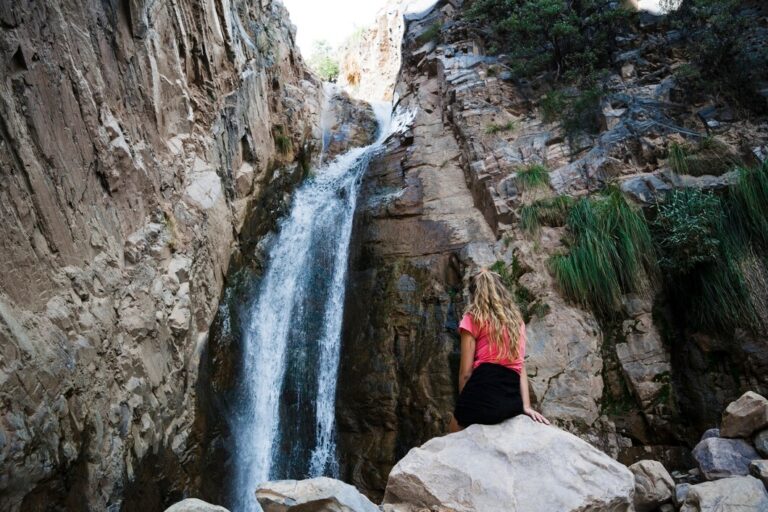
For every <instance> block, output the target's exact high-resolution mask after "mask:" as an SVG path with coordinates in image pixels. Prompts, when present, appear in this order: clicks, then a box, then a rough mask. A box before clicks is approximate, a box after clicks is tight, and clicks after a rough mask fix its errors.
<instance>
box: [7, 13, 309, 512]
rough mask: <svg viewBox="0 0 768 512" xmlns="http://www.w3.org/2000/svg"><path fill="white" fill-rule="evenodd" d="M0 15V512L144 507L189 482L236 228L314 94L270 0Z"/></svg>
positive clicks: (271, 203)
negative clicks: (200, 393) (206, 358)
mask: <svg viewBox="0 0 768 512" xmlns="http://www.w3.org/2000/svg"><path fill="white" fill-rule="evenodd" d="M0 25H1V26H2V31H0V55H1V56H2V60H1V61H0V77H2V80H1V83H0V166H1V167H2V169H3V171H2V174H1V175H0V209H1V210H2V219H3V221H2V223H0V237H2V239H3V244H2V248H1V249H0V255H1V256H2V261H3V265H2V268H0V509H3V510H26V511H34V510H56V509H67V510H106V509H107V508H108V507H116V508H119V507H120V506H121V503H122V504H123V508H125V509H130V508H131V507H133V506H136V507H144V509H145V510H147V509H161V508H162V507H161V505H162V503H164V502H165V503H168V502H169V500H168V497H169V496H174V495H175V497H176V498H179V497H181V496H180V494H179V493H180V492H181V491H182V489H184V488H187V487H189V486H194V485H196V484H195V478H197V477H198V476H197V475H194V474H187V473H184V472H182V471H181V470H180V469H178V468H180V467H181V466H182V465H183V464H184V463H186V462H188V459H189V458H190V457H191V456H192V455H193V453H194V449H193V448H194V440H193V439H191V438H190V433H191V432H192V430H193V429H192V425H193V422H194V421H195V385H196V382H197V374H198V361H199V358H200V353H201V351H202V350H203V348H204V347H205V345H206V340H207V331H208V328H209V325H210V323H211V320H212V318H213V316H214V314H215V312H216V307H217V304H218V301H219V296H220V292H221V289H222V285H223V282H224V275H225V272H226V270H227V267H228V264H229V261H230V258H231V256H232V255H233V251H235V252H236V249H237V240H238V236H239V234H240V231H241V229H242V227H243V225H244V222H245V220H246V219H251V221H250V222H248V223H246V224H248V225H253V224H254V223H255V224H258V222H254V221H253V219H259V218H267V219H270V218H274V216H275V215H274V211H270V210H268V207H272V208H273V209H278V208H279V206H280V200H278V199H270V197H272V196H270V197H267V196H268V195H269V194H272V195H273V196H274V195H275V194H274V192H275V190H276V189H277V190H279V194H277V196H278V197H280V198H282V196H283V192H285V191H289V190H290V188H291V187H292V186H293V184H295V183H297V182H298V181H300V180H301V178H302V177H303V174H304V170H305V169H304V167H303V166H301V165H299V163H302V162H308V161H309V160H310V158H311V153H312V149H313V147H318V148H319V146H318V141H319V138H320V133H319V119H318V112H319V109H320V105H321V103H322V101H323V100H322V98H323V94H322V90H321V88H320V87H319V84H318V83H316V81H315V80H314V79H313V78H311V77H310V76H309V75H308V73H307V72H306V70H305V68H304V65H303V63H302V61H301V59H300V57H299V55H298V54H297V52H296V50H295V48H294V46H293V38H294V33H293V31H294V29H293V28H292V27H291V26H290V24H289V21H288V17H287V13H286V11H285V10H284V8H283V7H282V5H281V4H280V3H278V2H272V1H270V0H261V1H256V2H246V1H239V0H235V1H232V2H227V1H218V0H199V1H197V0H192V1H188V2H156V1H152V0H145V1H143V0H112V1H104V2H100V1H83V2H62V1H52V2H27V1H22V2H4V3H3V5H2V6H1V7H0ZM265 209H266V210H267V211H264V210H265ZM273 221H274V220H273ZM262 229H263V228H262ZM149 459H153V460H155V462H157V461H162V463H156V464H151V465H149V466H151V468H152V469H151V471H150V470H146V469H144V468H145V467H148V466H147V464H146V461H147V460H149ZM173 468H176V469H173ZM142 479H143V482H144V484H143V485H140V486H138V488H134V489H128V493H127V498H125V500H124V495H125V493H126V486H128V485H129V483H130V482H132V481H140V480H142ZM171 500H172V499H171Z"/></svg>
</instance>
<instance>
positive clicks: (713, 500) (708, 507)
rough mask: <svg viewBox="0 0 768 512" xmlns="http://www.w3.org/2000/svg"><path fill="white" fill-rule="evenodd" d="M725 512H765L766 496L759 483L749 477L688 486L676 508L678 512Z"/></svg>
mask: <svg viewBox="0 0 768 512" xmlns="http://www.w3.org/2000/svg"><path fill="white" fill-rule="evenodd" d="M729 510H733V511H737V510H744V511H745V512H746V511H747V510H749V511H755V512H757V511H761V512H762V511H766V510H768V493H766V491H765V488H764V487H763V484H762V483H760V480H757V479H756V478H752V477H751V476H740V477H734V478H725V479H723V480H718V481H716V482H704V483H703V484H698V485H692V486H691V487H690V489H689V490H688V495H687V496H686V497H685V501H684V502H683V506H682V507H681V508H680V512H719V511H722V512H725V511H729Z"/></svg>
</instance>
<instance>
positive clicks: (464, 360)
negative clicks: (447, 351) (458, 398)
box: [459, 331, 477, 393]
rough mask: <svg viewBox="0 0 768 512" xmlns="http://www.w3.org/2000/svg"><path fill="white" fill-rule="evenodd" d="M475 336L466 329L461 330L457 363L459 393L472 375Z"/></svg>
mask: <svg viewBox="0 0 768 512" xmlns="http://www.w3.org/2000/svg"><path fill="white" fill-rule="evenodd" d="M475 343H477V341H476V340H475V337H474V336H472V335H471V334H469V333H468V332H467V331H461V362H460V363H459V393H461V391H462V390H463V389H464V385H465V384H466V383H467V381H468V380H469V377H470V376H472V364H473V363H474V362H475Z"/></svg>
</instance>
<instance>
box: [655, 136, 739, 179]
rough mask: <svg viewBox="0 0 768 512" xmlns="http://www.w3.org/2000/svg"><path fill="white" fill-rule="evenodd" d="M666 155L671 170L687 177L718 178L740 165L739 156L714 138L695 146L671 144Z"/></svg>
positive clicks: (708, 138) (701, 141)
mask: <svg viewBox="0 0 768 512" xmlns="http://www.w3.org/2000/svg"><path fill="white" fill-rule="evenodd" d="M668 154H669V166H670V167H671V168H672V170H673V171H674V172H675V173H677V174H686V175H689V176H704V175H711V176H720V175H721V174H724V173H726V172H728V171H730V170H732V169H734V168H736V167H737V166H739V165H740V164H741V158H740V157H739V155H738V154H736V153H734V152H733V151H732V150H731V149H730V148H729V147H728V146H726V145H725V144H724V143H723V142H721V141H719V140H717V139H716V138H714V137H706V138H704V139H702V140H700V141H699V142H698V143H696V144H686V143H683V144H680V143H677V142H673V143H672V144H670V146H669V153H668Z"/></svg>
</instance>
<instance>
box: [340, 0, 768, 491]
mask: <svg viewBox="0 0 768 512" xmlns="http://www.w3.org/2000/svg"><path fill="white" fill-rule="evenodd" d="M467 5H471V3H467ZM467 5H465V3H464V2H461V1H440V2H437V4H436V5H435V7H434V8H433V9H431V10H430V11H428V12H426V13H423V14H422V15H419V16H417V17H413V18H412V19H410V20H406V23H405V28H404V29H403V34H404V35H403V46H402V55H401V56H400V62H401V64H400V68H399V69H400V70H399V73H398V75H397V79H396V81H395V93H394V98H395V99H396V101H398V104H399V105H400V106H401V107H403V108H415V109H416V118H415V122H414V125H413V128H412V130H411V132H409V133H407V134H405V135H404V136H401V137H399V138H398V140H392V141H390V142H389V146H388V151H387V152H386V153H385V154H384V155H383V156H382V157H381V158H380V159H379V160H378V161H377V162H374V163H373V164H372V168H371V170H370V172H369V173H368V174H367V176H366V181H365V182H364V184H363V192H362V197H361V202H360V205H361V206H360V207H359V212H358V221H357V223H356V227H355V232H354V234H353V247H354V250H353V253H352V255H351V262H350V283H351V284H350V289H349V292H348V302H347V306H346V308H347V309H346V311H345V316H346V328H345V334H344V336H345V337H344V349H343V360H342V367H341V374H340V385H339V389H340V395H339V401H338V418H339V436H340V442H341V445H340V446H341V448H342V456H341V459H342V463H343V465H344V468H343V471H344V472H343V476H344V478H345V479H348V480H349V481H352V482H353V483H355V484H356V485H357V486H358V487H360V488H361V489H363V490H364V491H365V492H366V493H369V494H371V495H372V496H380V495H381V492H382V491H383V484H384V481H385V478H386V475H387V473H388V471H389V468H390V467H391V466H392V464H393V463H394V462H395V461H396V460H397V459H399V458H400V457H402V456H403V455H404V454H405V453H406V452H407V450H408V449H409V448H411V447H412V446H416V445H418V444H420V443H422V442H424V441H426V440H427V439H429V438H430V437H432V436H434V435H436V434H438V433H440V432H442V431H443V429H444V428H445V424H446V421H447V418H448V414H449V413H450V411H451V410H452V407H453V404H454V399H455V382H454V379H455V375H456V364H457V361H458V338H457V336H456V334H455V329H456V325H457V320H458V318H459V317H460V314H461V310H462V308H463V305H464V297H463V293H464V290H465V278H466V276H467V275H468V273H469V272H471V271H472V269H473V268H476V267H477V266H479V265H487V266H493V267H494V269H496V270H497V271H500V272H501V273H502V275H503V276H504V277H505V279H506V280H507V281H508V283H509V286H510V287H511V288H512V290H513V291H514V293H515V295H516V297H517V298H518V301H519V303H520V305H521V308H522V309H523V312H524V315H525V317H526V321H527V326H528V336H529V353H528V357H527V360H526V365H527V368H528V373H529V378H530V379H531V388H532V389H531V392H532V395H533V397H532V398H533V400H534V402H535V403H536V404H537V406H538V407H539V408H541V410H542V411H543V412H544V414H546V415H548V416H549V417H551V418H553V419H555V420H556V421H557V423H558V425H560V426H562V427H564V428H566V429H567V430H569V431H571V432H574V433H576V434H578V435H579V436H581V437H582V438H584V439H587V440H589V441H590V442H591V443H593V444H594V445H596V446H598V447H600V448H601V449H603V450H605V451H607V452H608V453H610V454H611V455H613V456H614V457H618V458H619V459H620V460H622V461H623V462H626V463H632V462H634V461H636V460H638V459H639V458H642V457H647V456H648V454H652V457H654V458H659V459H661V460H662V461H663V462H664V463H665V464H667V465H668V466H670V467H679V468H685V467H689V466H690V464H691V455H690V448H692V446H693V444H695V441H696V432H699V431H702V430H704V429H705V428H708V427H711V426H714V425H716V424H717V422H718V421H719V417H718V413H719V411H720V410H722V408H724V406H725V404H727V403H728V401H730V400H732V399H734V398H736V397H737V396H738V395H739V394H740V393H741V392H743V391H744V390H746V389H749V388H754V389H757V390H758V391H763V392H764V391H765V386H766V385H768V382H767V381H766V380H765V378H764V377H763V375H765V373H764V372H762V370H761V369H762V368H764V367H765V363H766V361H765V357H764V354H766V353H768V352H766V350H765V338H764V337H762V338H761V337H759V336H757V337H755V336H754V335H750V334H748V333H747V332H745V331H742V330H738V329H737V330H736V331H735V332H731V333H730V334H725V335H724V334H723V333H716V332H710V331H706V330H701V329H699V330H697V329H691V328H690V327H688V326H686V325H685V324H684V323H681V322H680V317H677V318H676V317H675V314H674V312H673V311H672V310H670V309H669V308H668V305H667V304H666V303H665V302H664V299H663V296H661V295H659V291H660V290H659V289H655V290H652V291H651V292H649V293H646V294H625V295H624V296H623V297H622V299H621V303H622V304H621V306H620V307H619V308H617V309H618V310H619V311H618V314H617V315H616V316H615V317H614V319H612V320H611V321H605V320H604V319H602V318H599V317H598V316H597V315H596V314H595V313H594V312H592V311H591V310H589V309H587V308H585V307H583V306H578V305H575V304H574V303H572V302H570V301H567V300H566V299H565V296H564V294H563V293H562V290H561V289H560V288H559V287H558V286H557V284H556V281H555V279H554V277H553V275H552V272H551V271H550V265H549V262H550V258H551V257H552V255H554V254H559V253H562V252H563V251H565V250H567V239H568V237H567V231H566V228H565V226H564V221H562V220H561V221H556V220H555V221H545V222H543V223H542V225H541V226H539V227H538V228H537V229H536V230H535V232H534V233H531V232H530V231H528V230H527V229H525V228H524V226H523V224H522V223H521V221H522V219H521V214H522V211H523V209H524V208H525V207H526V206H529V205H531V204H533V203H535V202H537V201H538V202H540V201H547V200H555V199H559V198H563V197H565V198H566V199H567V198H579V197H584V196H588V195H590V194H593V193H594V192H596V191H598V190H600V189H601V188H603V187H604V186H605V185H606V184H609V183H610V184H612V185H613V186H616V187H618V188H620V189H621V190H622V191H623V192H624V193H625V194H626V195H627V197H629V198H631V199H632V200H633V201H634V202H635V203H636V205H637V206H638V207H640V208H642V207H643V206H647V205H649V204H654V203H655V201H656V197H657V195H658V194H661V193H663V192H665V191H668V190H672V189H675V188H677V187H682V186H685V187H691V186H692V187H695V188H699V189H722V188H723V187H725V186H727V184H728V183H732V181H729V180H733V179H734V175H733V174H732V173H725V170H724V169H714V170H712V171H709V172H711V175H705V176H691V175H686V173H677V172H675V171H673V170H672V163H671V158H669V156H668V155H669V151H670V148H671V147H673V146H675V145H676V144H682V143H683V142H684V141H685V140H686V137H692V138H694V139H696V138H697V137H701V138H704V137H710V138H714V139H715V140H716V143H717V144H720V145H721V146H719V147H721V149H722V151H723V152H724V153H726V154H728V155H730V156H729V157H728V159H729V160H728V161H730V162H733V161H743V162H755V161H759V159H760V158H764V157H761V156H760V155H762V154H763V153H762V151H763V149H762V148H764V147H765V144H766V141H767V140H768V132H766V131H765V124H764V120H763V117H760V116H759V115H758V116H756V117H755V116H751V115H739V116H737V115H734V114H733V111H732V110H729V109H728V108H727V107H726V106H724V105H723V104H721V103H718V100H717V99H716V98H715V99H713V98H710V97H707V96H706V95H704V94H698V93H694V92H692V91H688V90H686V89H685V87H686V86H685V85H684V84H682V82H681V81H680V82H676V80H677V79H678V78H677V77H678V75H676V74H675V71H674V70H675V69H677V68H678V67H679V66H681V65H683V64H684V59H683V58H682V57H681V53H680V50H679V44H680V43H679V41H680V39H681V35H680V33H679V31H678V32H676V31H674V30H669V27H668V26H667V25H665V22H664V20H663V18H662V17H657V16H651V15H642V16H639V17H638V18H637V19H638V21H637V27H636V29H634V31H633V32H632V34H631V35H628V36H626V37H618V38H617V39H616V44H615V45H614V46H613V56H612V67H611V68H610V69H609V70H608V72H607V73H606V77H605V79H604V82H602V83H601V84H602V85H601V86H602V87H604V91H605V92H604V94H602V95H601V97H600V101H599V102H598V104H597V106H596V107H595V111H594V112H593V113H590V115H593V116H594V124H595V130H594V131H593V132H591V133H590V132H583V133H581V134H579V135H578V136H573V134H572V133H570V132H569V129H568V127H567V126H566V123H565V122H564V121H563V120H562V119H557V118H555V119H553V118H552V115H551V113H548V105H546V104H545V100H546V98H547V97H550V96H549V93H550V92H551V91H553V89H554V80H555V78H554V77H551V76H550V77H549V82H548V81H547V79H544V80H538V81H536V82H532V81H527V80H519V79H516V78H515V74H514V73H513V72H512V69H513V67H514V66H515V65H516V64H518V63H515V62H512V61H511V59H510V58H509V57H508V56H505V55H503V54H501V55H494V54H493V53H492V52H491V51H490V50H489V49H488V47H489V46H490V41H489V39H488V34H487V31H484V30H482V27H481V28H480V29H478V27H477V26H474V25H472V24H471V23H469V22H468V21H467V19H466V17H465V12H466V8H467ZM387 19H390V26H391V27H393V28H391V29H390V30H397V29H398V27H399V25H398V24H397V22H394V23H393V22H392V21H391V17H390V13H389V12H388V11H385V16H384V17H383V18H380V20H379V21H378V24H377V27H376V28H375V29H373V30H372V31H371V32H370V33H368V34H367V35H365V36H364V37H363V39H362V44H363V46H366V45H367V49H366V48H363V49H359V48H358V49H356V50H355V51H354V52H352V54H351V55H347V56H346V57H344V59H346V62H347V64H343V65H342V70H345V69H346V70H349V71H351V74H352V75H354V70H355V69H358V68H359V69H362V68H363V67H364V66H365V64H363V63H365V62H368V61H367V60H366V59H368V60H370V59H371V58H374V60H375V58H382V55H385V54H387V53H388V52H389V51H384V50H383V48H384V47H383V46H382V44H381V38H379V37H378V36H377V34H381V33H382V32H384V31H383V29H382V28H381V27H382V26H384V24H385V21H386V20H387ZM389 54H391V52H389ZM360 56H364V58H362V57H360ZM374 56H375V57H374ZM344 59H343V60H342V62H345V60H344ZM369 67H371V66H369ZM378 68H379V69H383V70H385V71H384V74H383V75H382V78H381V80H383V81H386V80H387V77H388V76H389V71H388V70H390V69H391V68H392V66H391V65H389V64H387V65H384V64H379V66H378ZM342 74H343V73H342ZM345 80H346V82H347V83H348V84H350V85H351V87H352V90H353V92H355V93H357V94H363V95H365V94H376V93H375V92H374V91H373V89H372V88H370V87H365V86H363V87H361V86H360V84H359V83H353V82H354V80H349V79H345V78H342V82H344V81H345ZM553 94H554V93H553ZM565 94H566V95H567V94H571V95H573V96H574V97H580V95H582V92H580V91H578V90H573V89H570V90H566V93H565ZM590 112H592V111H590ZM590 122H592V118H591V117H590ZM755 155H756V156H757V158H756V157H755ZM702 157H703V156H702ZM702 157H699V158H702ZM718 158H719V157H718ZM692 161H693V160H692ZM535 165H540V166H541V168H543V169H544V172H545V173H546V184H545V185H544V187H543V188H530V187H526V186H525V184H524V183H523V182H522V178H521V176H520V175H521V174H522V171H525V170H527V169H529V168H530V167H531V166H535ZM691 174H694V173H693V172H691ZM702 174H706V173H702ZM729 337H732V338H734V339H735V340H737V341H736V342H735V343H728V344H727V342H726V339H729ZM726 344H727V346H728V347H729V349H727V350H726V349H725V347H726ZM719 358H723V359H719ZM728 368H731V369H736V368H738V369H739V371H740V372H742V373H740V374H739V375H736V374H735V373H734V372H729V370H728ZM705 404H709V405H705Z"/></svg>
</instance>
